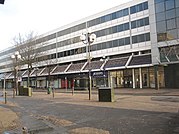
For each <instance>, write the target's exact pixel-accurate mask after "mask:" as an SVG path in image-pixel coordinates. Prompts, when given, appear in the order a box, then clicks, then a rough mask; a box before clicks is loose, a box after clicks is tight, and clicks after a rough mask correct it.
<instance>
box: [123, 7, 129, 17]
mask: <svg viewBox="0 0 179 134" xmlns="http://www.w3.org/2000/svg"><path fill="white" fill-rule="evenodd" d="M127 15H129V10H128V8H126V9H124V10H123V16H127Z"/></svg>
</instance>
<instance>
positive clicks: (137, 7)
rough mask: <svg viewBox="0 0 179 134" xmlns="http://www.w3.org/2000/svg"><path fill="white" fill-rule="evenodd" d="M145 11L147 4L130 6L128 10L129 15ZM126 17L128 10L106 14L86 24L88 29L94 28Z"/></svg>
mask: <svg viewBox="0 0 179 134" xmlns="http://www.w3.org/2000/svg"><path fill="white" fill-rule="evenodd" d="M147 9H148V2H144V3H140V4H138V5H135V6H132V7H131V8H130V13H131V14H133V13H137V12H140V11H143V10H147ZM127 15H129V8H125V9H122V10H119V11H117V12H114V13H111V14H107V15H105V16H102V17H99V18H96V19H93V20H91V21H88V22H87V24H88V27H92V26H95V25H98V24H101V23H104V22H107V21H111V20H114V19H117V18H120V17H124V16H127Z"/></svg>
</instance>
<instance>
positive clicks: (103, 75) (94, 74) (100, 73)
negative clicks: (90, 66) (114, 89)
mask: <svg viewBox="0 0 179 134" xmlns="http://www.w3.org/2000/svg"><path fill="white" fill-rule="evenodd" d="M92 76H93V77H107V72H105V71H100V72H92Z"/></svg>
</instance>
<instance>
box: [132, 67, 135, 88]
mask: <svg viewBox="0 0 179 134" xmlns="http://www.w3.org/2000/svg"><path fill="white" fill-rule="evenodd" d="M134 71H135V70H134V69H132V84H133V85H132V87H133V88H135V72H134Z"/></svg>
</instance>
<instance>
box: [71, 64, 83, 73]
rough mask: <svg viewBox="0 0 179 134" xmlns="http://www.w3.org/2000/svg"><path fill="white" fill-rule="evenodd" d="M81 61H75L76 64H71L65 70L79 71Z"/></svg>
mask: <svg viewBox="0 0 179 134" xmlns="http://www.w3.org/2000/svg"><path fill="white" fill-rule="evenodd" d="M84 64H85V63H84V62H83V63H76V64H71V66H70V67H69V68H68V70H67V72H80V71H81V69H82V67H83V66H84Z"/></svg>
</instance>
